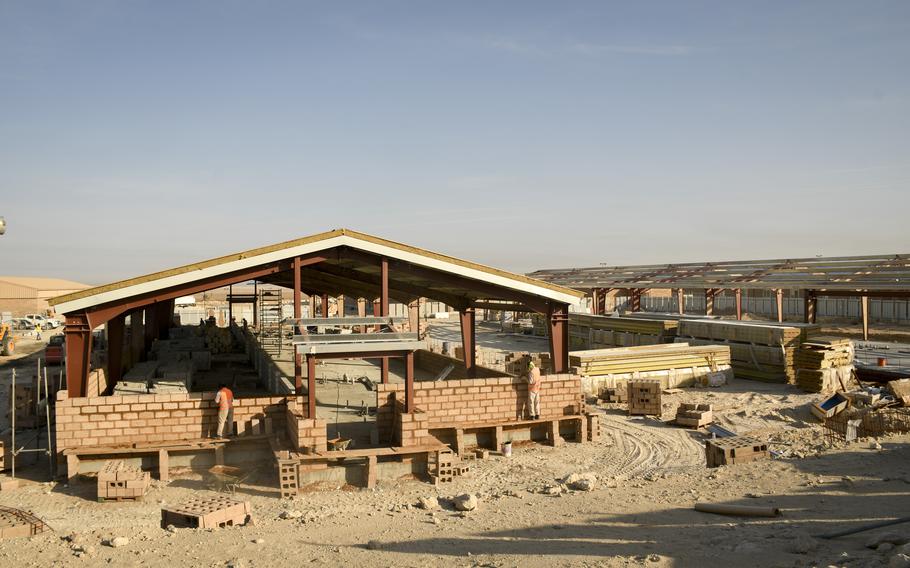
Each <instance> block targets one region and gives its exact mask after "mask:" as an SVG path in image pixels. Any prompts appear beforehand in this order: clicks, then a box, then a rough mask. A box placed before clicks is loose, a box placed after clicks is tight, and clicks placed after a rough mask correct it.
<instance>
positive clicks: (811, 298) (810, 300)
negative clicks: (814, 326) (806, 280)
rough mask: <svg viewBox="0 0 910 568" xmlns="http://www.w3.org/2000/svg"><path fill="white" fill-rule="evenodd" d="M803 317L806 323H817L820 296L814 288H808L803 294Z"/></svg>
mask: <svg viewBox="0 0 910 568" xmlns="http://www.w3.org/2000/svg"><path fill="white" fill-rule="evenodd" d="M803 302H804V304H803V319H804V320H805V321H806V323H815V318H816V311H817V309H818V296H816V295H815V292H813V291H812V290H806V291H805V295H804V296H803Z"/></svg>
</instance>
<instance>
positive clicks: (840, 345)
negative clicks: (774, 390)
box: [796, 336, 854, 393]
mask: <svg viewBox="0 0 910 568" xmlns="http://www.w3.org/2000/svg"><path fill="white" fill-rule="evenodd" d="M853 353H854V351H853V342H852V341H851V340H849V339H847V338H843V337H825V336H817V337H813V338H811V339H810V340H809V341H805V342H803V344H802V345H800V346H799V349H798V350H797V352H796V384H797V385H798V386H799V388H801V389H803V390H804V391H806V392H821V393H831V392H835V391H837V390H843V389H846V385H847V384H848V383H849V382H850V381H851V378H852V374H853Z"/></svg>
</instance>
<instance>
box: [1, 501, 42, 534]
mask: <svg viewBox="0 0 910 568" xmlns="http://www.w3.org/2000/svg"><path fill="white" fill-rule="evenodd" d="M49 528H50V527H48V526H47V523H45V522H44V521H42V520H41V519H39V518H38V517H36V516H35V515H33V514H31V513H30V512H28V511H22V510H20V509H13V508H12V507H0V538H16V537H20V536H35V535H36V534H38V533H42V532H44V531H46V530H48V529H49Z"/></svg>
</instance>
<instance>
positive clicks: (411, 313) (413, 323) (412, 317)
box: [408, 298, 420, 339]
mask: <svg viewBox="0 0 910 568" xmlns="http://www.w3.org/2000/svg"><path fill="white" fill-rule="evenodd" d="M408 325H409V326H410V327H411V333H416V334H418V335H417V339H420V299H419V298H418V299H417V300H414V301H413V302H411V303H410V304H408Z"/></svg>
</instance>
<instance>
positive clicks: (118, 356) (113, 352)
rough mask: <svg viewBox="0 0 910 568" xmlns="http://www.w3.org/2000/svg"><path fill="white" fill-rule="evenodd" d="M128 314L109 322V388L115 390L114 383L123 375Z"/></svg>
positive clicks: (108, 389) (107, 390) (109, 390)
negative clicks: (125, 328) (124, 342)
mask: <svg viewBox="0 0 910 568" xmlns="http://www.w3.org/2000/svg"><path fill="white" fill-rule="evenodd" d="M125 319H126V316H122V315H121V316H117V317H115V318H113V319H111V320H110V321H108V322H107V324H106V326H107V389H106V391H105V392H111V391H113V387H114V385H116V384H117V381H119V380H120V379H121V377H122V376H123V335H124V333H123V330H124V323H125V322H124V320H125Z"/></svg>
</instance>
